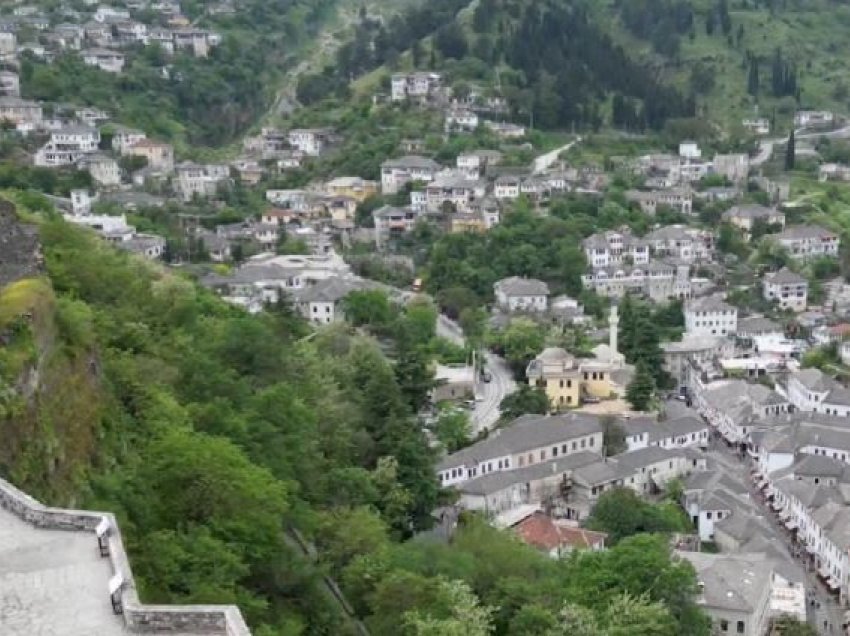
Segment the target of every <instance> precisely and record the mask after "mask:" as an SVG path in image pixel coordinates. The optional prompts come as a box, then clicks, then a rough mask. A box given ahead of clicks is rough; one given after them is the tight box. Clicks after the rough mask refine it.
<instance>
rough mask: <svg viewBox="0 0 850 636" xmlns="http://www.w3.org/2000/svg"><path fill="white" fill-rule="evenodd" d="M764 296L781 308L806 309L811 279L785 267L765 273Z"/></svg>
mask: <svg viewBox="0 0 850 636" xmlns="http://www.w3.org/2000/svg"><path fill="white" fill-rule="evenodd" d="M762 296H763V297H764V299H765V300H767V301H769V302H775V303H776V304H777V305H778V306H779V308H780V309H784V310H790V311H793V312H801V311H806V302H807V299H808V296H809V281H807V280H806V279H805V278H803V277H802V276H800V275H799V274H797V273H795V272H792V271H791V270H790V269H788V268H787V267H783V268H782V269H780V270H779V271H778V272H774V273H769V274H765V276H764V279H763V280H762Z"/></svg>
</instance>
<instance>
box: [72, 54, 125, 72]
mask: <svg viewBox="0 0 850 636" xmlns="http://www.w3.org/2000/svg"><path fill="white" fill-rule="evenodd" d="M81 56H82V58H83V62H84V63H86V64H88V65H89V66H96V67H97V68H99V69H100V70H101V71H106V72H107V73H120V72H121V71H122V70H123V69H124V54H123V53H119V52H118V51H113V50H110V49H86V50H85V51H83V52H82V53H81Z"/></svg>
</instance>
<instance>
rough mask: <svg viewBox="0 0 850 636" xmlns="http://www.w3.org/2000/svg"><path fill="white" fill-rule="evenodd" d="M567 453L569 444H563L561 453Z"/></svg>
mask: <svg viewBox="0 0 850 636" xmlns="http://www.w3.org/2000/svg"><path fill="white" fill-rule="evenodd" d="M566 453H567V445H566V444H561V454H562V455H566Z"/></svg>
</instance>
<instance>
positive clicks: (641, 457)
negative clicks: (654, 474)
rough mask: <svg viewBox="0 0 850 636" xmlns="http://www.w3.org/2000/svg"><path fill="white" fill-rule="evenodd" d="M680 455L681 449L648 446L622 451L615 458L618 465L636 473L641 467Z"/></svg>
mask: <svg viewBox="0 0 850 636" xmlns="http://www.w3.org/2000/svg"><path fill="white" fill-rule="evenodd" d="M680 457H682V453H681V452H680V451H676V450H669V449H667V448H661V447H660V446H647V447H646V448H639V449H637V450H633V451H630V452H628V453H621V454H619V455H616V456H615V457H614V459H615V460H616V462H617V465H618V466H620V467H622V468H627V469H630V472H632V473H634V472H636V471H637V470H638V469H640V468H645V467H647V466H651V465H652V464H657V463H659V462H663V461H672V460H675V459H678V458H680Z"/></svg>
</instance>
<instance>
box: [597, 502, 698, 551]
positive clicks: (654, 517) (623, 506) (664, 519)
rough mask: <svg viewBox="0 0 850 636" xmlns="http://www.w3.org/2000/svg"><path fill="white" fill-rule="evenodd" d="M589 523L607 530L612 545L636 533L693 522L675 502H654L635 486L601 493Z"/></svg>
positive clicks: (683, 526)
mask: <svg viewBox="0 0 850 636" xmlns="http://www.w3.org/2000/svg"><path fill="white" fill-rule="evenodd" d="M587 527H588V528H590V529H591V530H599V531H602V532H607V533H608V540H609V542H610V543H611V545H616V544H617V543H618V542H620V541H621V540H623V539H625V538H626V537H630V536H633V535H636V534H641V533H649V532H679V531H683V530H687V529H689V524H688V522H687V519H686V518H684V517H683V516H682V513H681V511H680V510H679V509H678V507H677V506H676V505H675V504H674V505H670V504H661V505H654V504H651V503H649V502H647V501H644V500H643V499H642V498H641V497H640V496H639V495H638V494H637V493H635V491H634V490H632V489H631V488H615V489H613V490H609V491H608V492H605V493H603V494H602V496H600V497H599V501H598V502H597V504H596V507H595V508H594V509H593V513H592V514H591V516H590V518H589V519H588V522H587Z"/></svg>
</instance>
